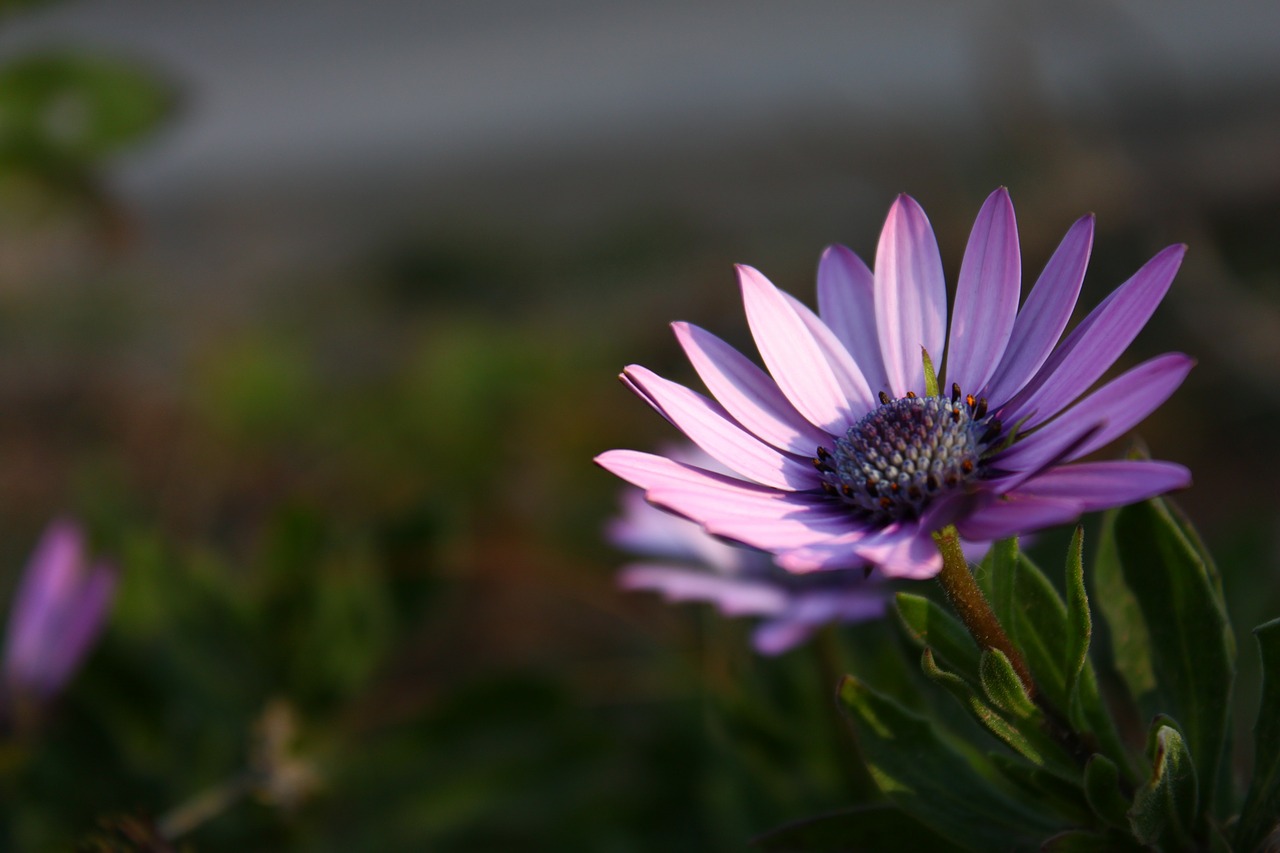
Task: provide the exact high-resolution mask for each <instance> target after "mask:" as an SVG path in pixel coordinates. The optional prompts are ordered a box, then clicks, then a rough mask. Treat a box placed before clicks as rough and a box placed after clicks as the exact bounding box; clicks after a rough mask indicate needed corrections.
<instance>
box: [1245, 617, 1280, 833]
mask: <svg viewBox="0 0 1280 853" xmlns="http://www.w3.org/2000/svg"><path fill="white" fill-rule="evenodd" d="M1253 635H1254V636H1255V637H1257V638H1258V648H1259V649H1260V650H1261V652H1262V699H1261V701H1259V703H1258V719H1257V722H1255V723H1254V724H1253V738H1254V747H1253V779H1252V780H1251V781H1250V782H1249V793H1248V795H1247V796H1246V797H1245V801H1244V810H1243V811H1242V812H1241V813H1240V822H1239V824H1237V826H1236V831H1235V841H1236V847H1237V849H1239V850H1242V851H1251V850H1253V849H1254V848H1256V847H1258V846H1259V845H1260V844H1262V842H1263V841H1264V839H1266V837H1267V836H1268V835H1269V834H1271V833H1273V832H1276V831H1277V829H1278V828H1280V619H1275V620H1273V621H1271V622H1268V623H1266V624H1265V625H1260V626H1258V627H1257V628H1255V629H1253Z"/></svg>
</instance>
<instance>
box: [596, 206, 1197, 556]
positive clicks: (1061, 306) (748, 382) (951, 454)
mask: <svg viewBox="0 0 1280 853" xmlns="http://www.w3.org/2000/svg"><path fill="white" fill-rule="evenodd" d="M1092 241H1093V218H1092V217H1091V216H1086V217H1084V218H1083V219H1080V220H1079V221H1078V222H1076V223H1075V224H1074V225H1073V226H1072V227H1071V229H1070V230H1069V231H1068V232H1067V235H1066V237H1065V238H1064V239H1063V241H1062V243H1061V245H1059V247H1058V249H1057V251H1056V252H1054V254H1053V256H1052V257H1051V258H1050V259H1049V263H1048V264H1047V265H1046V267H1045V269H1044V272H1043V273H1042V274H1041V276H1040V278H1039V280H1038V281H1037V282H1036V285H1035V287H1034V288H1033V289H1032V290H1031V293H1030V294H1029V295H1028V296H1027V299H1026V302H1025V303H1024V304H1023V306H1022V310H1021V311H1019V310H1018V297H1019V291H1020V289H1021V261H1020V257H1019V251H1018V234H1017V226H1016V224H1015V221H1014V215H1013V205H1012V203H1011V202H1010V200H1009V195H1008V193H1007V192H1006V191H1005V190H1004V189H999V190H997V191H995V192H994V193H992V194H991V195H990V197H988V198H987V201H986V203H985V204H984V205H983V207H982V210H981V212H980V213H979V214H978V218H977V221H976V222H975V224H974V227H973V232H972V234H971V235H970V237H969V244H968V247H967V249H966V250H965V254H964V259H963V261H962V263H961V266H960V275H959V279H958V282H957V285H956V296H955V305H954V310H953V312H952V318H951V330H950V335H949V336H948V334H947V332H946V327H947V292H946V283H945V281H944V280H943V275H942V262H941V258H940V256H939V253H938V245H937V242H936V240H935V238H934V235H933V229H932V227H931V226H930V224H929V220H928V219H927V218H926V216H925V214H924V211H923V210H921V208H920V206H919V205H918V204H916V202H915V201H914V200H912V199H911V198H910V197H908V196H905V195H903V196H899V197H898V199H897V201H895V202H894V204H893V207H892V208H891V209H890V211H889V216H888V219H887V221H886V223H885V226H884V230H883V231H882V232H881V234H880V243H879V246H878V248H877V250H876V268H875V273H874V274H873V273H872V272H871V270H869V269H868V268H867V266H866V265H865V264H864V263H863V262H862V261H861V260H860V259H859V258H858V257H857V256H856V255H855V254H854V253H853V252H851V251H849V250H848V249H846V248H844V247H843V246H832V247H830V248H829V249H827V251H826V252H825V253H824V254H823V256H822V261H821V264H820V265H819V268H818V312H817V313H815V312H813V311H811V310H810V309H809V308H807V307H806V306H805V305H803V304H802V303H801V302H799V301H798V300H796V299H795V298H793V297H791V296H790V295H788V294H786V293H783V292H782V291H780V290H778V289H777V288H776V287H774V286H773V284H771V283H770V282H769V281H768V280H767V279H766V278H765V277H764V276H763V275H761V274H760V273H759V272H757V271H756V270H754V269H752V268H751V267H747V266H740V267H738V274H739V278H740V282H741V286H742V293H743V299H744V302H745V305H746V314H747V322H748V324H749V326H750V327H751V332H752V335H753V337H754V338H755V342H756V346H757V348H758V349H759V351H760V356H761V358H762V359H763V360H764V364H765V366H766V367H767V368H768V370H769V373H765V371H763V370H761V369H760V368H759V367H757V366H756V365H755V364H754V363H753V362H752V361H750V360H749V359H747V358H746V357H745V356H743V355H742V354H741V353H739V352H737V351H736V350H734V349H733V348H731V347H730V346H729V345H728V344H726V343H724V341H722V340H720V339H719V338H717V337H715V336H714V335H712V334H710V333H709V332H706V331H704V330H702V329H700V328H698V327H697V326H693V325H690V324H688V323H676V324H674V328H675V332H676V336H677V338H678V339H679V341H680V343H681V345H682V346H683V347H684V350H685V353H686V354H687V355H688V357H689V359H690V361H691V362H692V363H693V366H694V369H695V370H696V371H697V373H698V375H699V376H700V377H701V378H702V381H703V382H704V383H705V384H706V386H707V388H708V389H709V390H710V391H711V393H712V395H714V397H715V400H711V399H708V398H707V397H704V396H703V395H701V394H698V393H696V392H694V391H691V390H689V389H687V388H685V387H683V386H681V385H677V384H675V383H673V382H670V381H668V380H666V379H663V378H661V377H659V376H657V375H656V374H654V373H653V372H651V371H649V370H647V369H645V368H643V367H640V366H638V365H632V366H630V367H628V368H627V369H626V371H625V372H624V373H623V375H622V378H623V381H624V382H626V384H627V385H629V386H630V387H631V388H632V389H633V390H634V391H635V392H636V393H637V394H639V395H640V396H641V397H642V398H643V399H644V400H645V401H646V402H648V403H649V404H650V405H651V406H653V408H654V409H656V410H657V411H658V412H659V413H660V414H662V415H663V416H664V417H666V418H667V419H668V420H670V421H671V422H672V423H673V424H674V425H675V426H676V427H678V428H679V429H680V430H681V431H682V432H684V433H685V435H686V436H688V437H689V438H690V439H692V440H693V442H694V443H695V444H697V445H699V446H700V447H701V448H702V449H703V450H705V451H706V452H707V453H708V454H709V455H710V456H712V457H713V458H715V459H717V460H719V461H720V462H721V463H723V464H724V465H725V466H727V467H728V468H729V469H731V470H732V471H734V472H736V474H737V475H740V476H725V475H722V474H717V473H714V472H710V471H707V470H705V469H703V468H700V467H698V466H694V465H688V464H684V463H681V462H678V461H675V460H671V459H667V458H663V457H661V456H654V455H651V454H646V453H639V452H636V451H630V450H612V451H609V452H607V453H604V454H602V455H601V456H599V457H598V458H597V462H599V464H600V465H602V466H603V467H605V468H606V469H608V470H610V471H612V472H613V473H615V474H617V475H618V476H620V477H622V478H623V479H625V480H627V481H629V482H631V483H632V484H634V485H636V486H639V487H640V488H642V489H644V490H645V494H646V496H647V497H648V499H649V500H650V501H651V502H652V503H655V504H658V505H660V506H663V507H666V508H667V509H670V510H672V511H673V512H676V513H679V514H680V515H683V516H685V517H687V518H690V519H692V520H694V521H697V522H698V523H700V524H701V525H702V526H703V528H704V529H705V530H707V531H708V532H710V533H713V534H715V535H718V536H721V537H724V538H727V539H731V540H735V541H738V542H742V543H744V544H747V545H750V546H753V547H755V548H759V549H761V550H763V551H767V552H770V553H772V554H775V555H776V558H777V561H778V564H779V565H780V566H782V567H784V568H786V569H788V570H790V571H793V572H808V571H813V570H817V569H849V568H855V567H860V566H866V565H872V566H876V567H879V568H880V569H881V571H882V572H883V573H884V574H885V575H889V576H898V577H912V578H925V577H931V576H932V575H934V574H936V573H937V572H938V571H939V570H940V568H941V565H942V560H941V557H940V555H939V552H938V549H937V548H936V547H935V544H934V542H933V541H932V534H933V533H934V532H936V531H938V530H941V529H942V528H944V527H946V526H948V525H952V524H954V525H955V526H956V527H957V528H958V530H959V532H960V535H961V536H962V537H964V538H965V539H967V540H969V541H971V542H983V541H988V542H989V541H992V540H995V539H1000V538H1004V537H1007V536H1011V535H1014V534H1017V533H1023V532H1027V531H1032V530H1037V529H1040V528H1044V527H1048V526H1051V525H1055V524H1060V523H1063V522H1067V521H1070V520H1072V519H1075V518H1076V517H1078V516H1079V515H1080V514H1081V513H1084V512H1088V511H1092V510H1097V509H1103V508H1106V507H1112V506H1118V505H1121V504H1125V503H1130V502H1133V501H1138V500H1142V499H1145V498H1148V497H1151V496H1153V495H1158V494H1161V493H1163V492H1166V491H1169V490H1171V489H1177V488H1182V487H1185V486H1187V485H1189V484H1190V481H1191V476H1190V473H1189V472H1188V471H1187V469H1186V468H1184V467H1183V466H1181V465H1176V464H1173V463H1169V462H1156V461H1137V460H1125V461H1105V462H1080V463H1077V464H1065V463H1072V462H1076V460H1078V459H1080V458H1081V457H1083V456H1085V455H1087V454H1089V453H1091V452H1093V451H1095V450H1097V449H1098V448H1100V447H1102V446H1103V445H1105V444H1107V443H1109V442H1111V441H1112V440H1114V439H1116V438H1118V437H1119V436H1120V435H1122V434H1123V433H1125V432H1127V431H1128V430H1129V429H1130V428H1131V427H1133V426H1134V425H1135V424H1137V423H1138V422H1139V421H1141V420H1142V419H1143V418H1145V417H1146V416H1147V415H1148V414H1150V413H1151V411H1153V410H1154V409H1155V408H1156V407H1157V406H1159V405H1160V404H1161V403H1162V402H1164V400H1165V399H1167V398H1168V397H1169V395H1170V394H1172V393H1173V391H1174V389H1176V388H1177V387H1178V386H1179V385H1180V384H1181V383H1182V380H1183V379H1184V378H1185V377H1186V375H1187V373H1188V372H1189V371H1190V369H1191V367H1192V364H1193V362H1192V360H1191V359H1190V358H1189V357H1187V356H1185V355H1182V354H1179V353H1167V354H1165V355H1162V356H1158V357H1157V358H1154V359H1151V360H1150V361H1147V362H1144V363H1143V364H1140V365H1138V366H1137V367H1135V368H1133V369H1131V370H1129V371H1128V372H1127V373H1124V374H1122V375H1121V376H1119V377H1117V378H1116V379H1113V380H1112V381H1111V382H1109V383H1107V384H1106V385H1103V386H1102V387H1101V388H1099V389H1097V390H1096V391H1094V392H1093V393H1091V394H1089V395H1088V396H1085V397H1083V399H1081V395H1082V394H1084V393H1085V392H1086V391H1087V390H1088V389H1089V388H1090V387H1091V386H1092V385H1093V384H1094V383H1095V382H1096V381H1097V380H1098V379H1099V378H1100V377H1101V376H1102V374H1103V373H1104V372H1105V371H1106V370H1107V369H1108V368H1110V367H1111V365H1112V364H1113V363H1114V362H1115V360H1116V359H1117V358H1118V357H1119V356H1120V355H1121V354H1122V353H1123V352H1124V351H1125V349H1126V348H1127V347H1128V345H1129V343H1130V342H1131V341H1132V340H1133V339H1134V337H1135V336H1136V335H1137V334H1138V332H1139V331H1141V329H1142V327H1143V326H1144V325H1146V322H1147V320H1148V319H1149V318H1150V316H1151V314H1152V313H1153V312H1154V311H1155V309H1156V306H1158V305H1159V304H1160V301H1161V299H1163V297H1164V294H1165V292H1166V291H1167V290H1168V288H1169V285H1170V283H1171V282H1172V280H1173V276H1174V274H1175V273H1176V272H1177V269H1178V266H1179V264H1180V263H1181V261H1182V256H1183V253H1184V251H1185V247H1184V246H1171V247H1169V248H1167V249H1165V250H1164V251H1162V252H1160V253H1159V254H1157V255H1156V256H1155V257H1154V258H1152V259H1151V260H1150V261H1148V262H1147V264H1146V265H1145V266H1143V267H1142V269H1140V270H1139V271H1138V272H1137V273H1135V274H1134V275H1133V277H1132V278H1130V279H1129V280H1128V281H1126V282H1125V283H1124V284H1122V285H1121V286H1120V287H1119V288H1117V289H1116V290H1115V291H1114V292H1112V293H1111V295H1110V296H1108V297H1107V298H1106V299H1105V300H1103V301H1102V303H1101V304H1099V305H1098V307H1097V308H1096V309H1095V310H1094V311H1093V312H1092V313H1091V314H1089V316H1088V317H1086V318H1085V319H1084V320H1083V321H1082V322H1081V323H1080V324H1079V325H1078V326H1076V328H1075V329H1073V330H1072V332H1071V333H1070V334H1069V335H1067V336H1066V338H1065V339H1064V340H1062V342H1061V344H1060V345H1058V346H1057V347H1056V348H1055V344H1058V339H1059V337H1060V336H1061V334H1062V331H1063V329H1064V328H1065V327H1066V325H1067V321H1068V319H1069V318H1070V316H1071V312H1072V309H1073V308H1074V306H1075V303H1076V298H1077V296H1078V295H1079V292H1080V285H1081V282H1082V281H1083V279H1084V272H1085V267H1086V266H1087V264H1088V259H1089V251H1090V247H1091V245H1092ZM948 337H949V340H948ZM944 348H945V358H946V364H945V374H944V373H943V372H942V371H940V376H945V378H943V379H942V380H941V382H940V385H939V388H940V393H939V394H938V395H937V396H926V395H927V391H926V388H925V370H924V363H923V359H922V352H921V351H922V349H923V350H924V351H925V352H927V353H928V354H929V355H930V356H931V357H933V358H934V359H938V362H937V363H938V364H939V365H941V363H942V362H941V358H942V356H943V355H944Z"/></svg>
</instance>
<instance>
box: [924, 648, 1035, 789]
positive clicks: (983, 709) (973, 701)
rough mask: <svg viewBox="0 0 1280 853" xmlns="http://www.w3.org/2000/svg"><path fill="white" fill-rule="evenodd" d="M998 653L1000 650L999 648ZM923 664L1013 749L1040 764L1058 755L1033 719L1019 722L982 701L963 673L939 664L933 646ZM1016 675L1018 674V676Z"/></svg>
mask: <svg viewBox="0 0 1280 853" xmlns="http://www.w3.org/2000/svg"><path fill="white" fill-rule="evenodd" d="M997 654H999V653H998V652H997ZM920 668H921V669H922V670H924V674H925V675H926V676H928V677H929V679H930V680H931V681H933V682H934V683H935V684H938V685H940V686H941V687H943V688H944V689H945V690H946V691H947V692H948V693H950V694H951V695H952V696H954V697H955V698H956V701H958V702H959V703H960V705H961V706H962V707H963V708H964V709H965V710H966V711H968V712H969V714H970V716H972V717H973V718H974V719H975V720H976V721H977V722H978V724H979V725H981V726H982V727H983V728H985V729H986V730H987V731H989V732H991V733H992V734H993V735H995V736H996V737H997V738H999V739H1000V740H1001V741H1003V742H1004V743H1005V744H1006V745H1007V746H1008V747H1009V748H1010V749H1012V750H1014V751H1015V752H1017V753H1018V754H1019V755H1022V756H1024V757H1026V758H1027V759H1028V760H1029V761H1031V762H1032V763H1033V764H1035V765H1037V766H1040V765H1043V764H1045V763H1046V762H1047V761H1050V760H1052V759H1056V758H1057V755H1056V745H1055V744H1054V743H1052V742H1051V741H1049V739H1048V738H1047V737H1046V736H1045V735H1044V733H1043V732H1041V731H1040V730H1039V728H1038V727H1037V726H1036V725H1035V724H1034V722H1033V723H1030V724H1026V723H1024V724H1023V725H1021V726H1020V725H1019V724H1018V721H1015V720H1011V719H1009V718H1008V717H1007V716H1005V715H1003V714H1001V713H1000V712H999V711H997V710H996V709H994V708H992V707H991V706H989V705H988V704H987V703H985V702H983V701H982V698H981V697H980V696H979V695H978V692H977V691H976V690H975V689H974V688H973V687H972V686H970V684H969V682H967V681H965V680H964V679H963V678H961V677H960V676H958V675H956V674H954V673H951V672H946V671H945V670H943V669H941V668H939V667H938V665H937V663H936V662H935V661H934V658H933V654H932V652H931V650H930V649H925V650H924V654H923V655H922V656H921V659H920ZM1015 678H1016V676H1015Z"/></svg>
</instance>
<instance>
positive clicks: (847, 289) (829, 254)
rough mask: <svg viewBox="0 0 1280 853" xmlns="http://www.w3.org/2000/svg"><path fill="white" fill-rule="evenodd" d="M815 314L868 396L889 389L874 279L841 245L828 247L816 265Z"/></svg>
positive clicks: (852, 254) (859, 261)
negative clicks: (859, 377)
mask: <svg viewBox="0 0 1280 853" xmlns="http://www.w3.org/2000/svg"><path fill="white" fill-rule="evenodd" d="M818 314H819V315H820V316H821V317H822V322H824V323H826V324H827V326H828V327H829V328H830V329H831V331H832V332H834V333H835V335H836V337H837V338H839V339H840V342H841V343H843V344H844V347H845V349H846V350H848V352H849V355H851V356H853V360H854V361H855V362H857V364H858V368H859V369H860V370H861V371H862V375H863V376H864V377H866V380H867V385H868V387H869V389H870V390H871V391H872V393H877V392H879V391H888V390H889V377H888V375H886V374H885V370H884V359H883V358H882V357H881V355H880V334H879V332H878V331H877V329H876V280H875V276H874V275H872V274H871V270H870V269H868V268H867V265H866V264H864V263H863V262H862V259H861V258H859V257H858V256H857V255H855V254H854V253H853V252H851V251H850V250H849V249H847V248H845V247H844V246H828V247H827V250H826V251H825V252H823V253H822V260H821V261H820V262H819V264H818Z"/></svg>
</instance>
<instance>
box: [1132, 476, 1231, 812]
mask: <svg viewBox="0 0 1280 853" xmlns="http://www.w3.org/2000/svg"><path fill="white" fill-rule="evenodd" d="M1111 526H1112V527H1113V534H1112V535H1113V536H1114V548H1115V553H1114V555H1115V557H1116V558H1118V563H1119V568H1120V571H1121V572H1122V575H1123V580H1124V585H1125V586H1127V587H1128V589H1129V590H1131V591H1132V593H1133V597H1134V599H1135V600H1136V602H1137V605H1138V607H1139V608H1140V609H1141V611H1142V616H1143V621H1144V622H1145V623H1146V630H1147V632H1148V633H1149V635H1150V639H1151V666H1152V671H1153V672H1154V673H1155V675H1156V678H1157V681H1156V684H1155V689H1156V691H1157V693H1158V696H1159V698H1160V702H1159V707H1158V708H1157V709H1156V710H1158V711H1161V712H1165V713H1168V714H1170V715H1171V716H1173V717H1174V718H1176V719H1177V720H1178V721H1179V722H1180V723H1181V726H1182V732H1183V733H1184V736H1185V741H1186V747H1187V749H1188V750H1189V752H1190V754H1191V756H1192V757H1193V758H1194V760H1195V767H1196V771H1197V773H1198V774H1199V777H1200V779H1201V780H1202V783H1201V785H1200V797H1201V799H1202V801H1203V802H1204V805H1205V807H1206V809H1207V808H1208V807H1210V806H1211V803H1212V799H1213V796H1214V793H1215V791H1216V790H1217V787H1218V773H1219V771H1220V769H1221V768H1222V766H1223V753H1224V749H1225V744H1226V740H1227V726H1228V723H1229V709H1230V701H1231V686H1232V680H1233V677H1234V674H1235V640H1234V638H1233V636H1232V634H1231V626H1230V623H1229V622H1228V620H1227V615H1226V607H1225V605H1224V603H1223V601H1222V597H1221V594H1220V584H1219V582H1218V579H1217V576H1216V572H1215V570H1214V568H1213V566H1212V564H1210V563H1208V562H1207V561H1206V559H1205V558H1204V557H1202V555H1201V553H1200V551H1199V549H1198V547H1197V545H1196V544H1195V543H1194V542H1192V541H1191V540H1190V539H1188V538H1187V536H1186V535H1185V534H1184V532H1183V530H1182V525H1181V523H1180V522H1179V521H1177V520H1176V519H1175V518H1174V517H1173V515H1172V514H1171V513H1170V511H1169V509H1168V507H1167V506H1166V504H1165V503H1164V502H1163V501H1160V500H1154V501H1147V502H1145V503H1141V504H1133V505H1131V506H1127V507H1124V508H1123V509H1121V510H1119V512H1117V513H1116V514H1115V515H1114V516H1113V517H1112V525H1111ZM1128 615H1129V614H1125V615H1124V617H1123V618H1127V617H1128ZM1124 630H1125V626H1124V625H1120V626H1119V632H1123V631H1124ZM1135 663H1140V662H1135Z"/></svg>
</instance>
